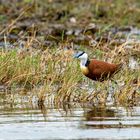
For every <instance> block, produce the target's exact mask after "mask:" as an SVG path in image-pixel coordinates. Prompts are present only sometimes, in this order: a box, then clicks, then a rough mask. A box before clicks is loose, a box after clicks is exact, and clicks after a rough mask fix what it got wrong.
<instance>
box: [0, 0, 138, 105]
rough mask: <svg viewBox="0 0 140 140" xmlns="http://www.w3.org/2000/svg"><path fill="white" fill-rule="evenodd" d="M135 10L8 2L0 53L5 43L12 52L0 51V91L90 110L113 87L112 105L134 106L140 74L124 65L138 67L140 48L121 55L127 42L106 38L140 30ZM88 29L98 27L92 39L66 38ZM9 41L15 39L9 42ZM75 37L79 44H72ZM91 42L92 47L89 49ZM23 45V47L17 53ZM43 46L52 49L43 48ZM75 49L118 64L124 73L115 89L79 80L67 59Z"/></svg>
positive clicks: (123, 5) (44, 0) (128, 4)
mask: <svg viewBox="0 0 140 140" xmlns="http://www.w3.org/2000/svg"><path fill="white" fill-rule="evenodd" d="M139 7H140V4H139V1H138V0H128V1H125V0H116V1H106V0H102V1H100V0H99V1H96V0H89V1H88V3H87V2H85V1H84V0H83V1H77V0H74V1H70V2H66V1H61V2H56V1H55V2H54V1H51V0H50V1H48V0H41V1H37V0H35V1H32V0H24V1H19V2H16V4H15V3H11V2H10V1H7V2H6V3H2V4H1V5H0V12H1V16H0V23H1V27H0V37H1V38H0V41H1V42H0V43H3V46H2V48H4V47H5V48H6V44H7V43H9V44H11V45H13V46H14V49H11V50H10V49H9V48H8V49H1V50H0V85H5V86H6V87H10V88H12V89H18V88H22V89H23V90H22V91H25V94H28V93H29V94H30V96H31V98H32V96H33V95H36V96H37V97H38V102H39V103H44V102H45V101H46V100H49V99H50V98H51V99H52V101H53V102H55V103H59V102H71V101H72V102H90V103H93V104H106V103H107V100H108V99H107V96H108V93H109V92H110V87H111V86H112V87H113V88H114V91H113V93H114V94H113V95H112V99H113V98H114V103H116V104H122V105H129V104H130V105H131V104H133V105H135V104H138V103H139V100H140V91H139V86H140V79H139V77H140V72H139V69H135V70H134V69H130V68H129V67H128V63H129V58H130V57H132V56H135V57H136V60H137V62H138V63H139V62H140V59H139V55H138V54H139V44H137V43H132V44H131V45H132V46H134V48H132V49H131V50H127V49H125V48H124V46H125V45H126V44H127V41H126V40H125V38H127V36H126V35H124V36H123V35H122V36H123V37H122V36H121V37H120V36H119V34H115V35H114V34H113V33H111V34H110V29H112V28H114V27H117V28H120V27H125V26H137V27H139V21H140V19H139V14H140V10H139ZM71 17H74V18H75V21H76V23H71V22H70V18H71ZM90 23H94V24H95V25H96V26H97V30H96V31H94V33H93V32H92V31H91V32H90V30H89V34H88V33H87V34H86V33H85V34H84V33H83V32H81V33H79V34H78V35H74V34H72V35H70V36H66V34H65V33H66V31H69V30H70V29H72V31H74V32H76V31H77V29H82V31H84V30H85V29H86V27H88V25H89V24H90ZM50 25H51V26H50ZM58 25H61V26H58ZM56 26H58V27H56ZM9 35H15V36H16V37H17V38H16V39H12V37H11V38H10V39H8V36H9ZM80 36H82V37H83V36H84V39H85V40H84V39H83V40H81V38H80ZM89 36H90V39H89V38H88V37H89ZM112 36H113V37H112ZM78 37H79V38H80V39H79V40H76V39H77V38H78ZM96 38H99V39H98V40H99V41H97V40H96ZM109 38H111V39H110V40H109ZM122 38H123V41H125V42H124V43H120V44H115V45H114V44H113V41H116V39H122ZM106 39H107V41H104V40H106ZM92 40H95V41H96V44H94V45H92V43H90V41H92ZM22 41H23V42H24V45H23V46H24V47H23V48H22V47H21V48H19V46H20V45H19V44H21V42H22ZM47 41H50V42H49V43H52V45H49V44H45V42H47ZM82 42H83V43H82ZM79 44H80V47H79V48H78V49H79V50H84V51H86V52H87V53H88V54H89V56H91V57H95V58H97V59H100V60H105V61H108V62H113V63H120V61H122V60H123V63H124V69H123V70H122V71H121V72H120V73H118V74H117V75H115V77H114V79H115V81H117V82H118V83H119V85H118V86H117V85H115V84H113V83H110V82H109V81H105V82H103V83H99V82H93V81H91V80H89V79H87V78H86V77H84V76H83V75H82V73H81V71H80V68H79V63H78V62H77V61H76V60H74V59H73V58H72V55H73V53H74V51H75V50H76V49H77V48H76V47H75V45H79ZM86 46H88V47H86ZM109 84H110V86H108V85H109Z"/></svg>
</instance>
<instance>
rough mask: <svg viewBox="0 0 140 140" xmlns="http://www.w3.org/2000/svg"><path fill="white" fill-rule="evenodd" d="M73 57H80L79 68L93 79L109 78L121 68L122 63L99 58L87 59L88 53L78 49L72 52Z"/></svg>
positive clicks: (100, 80)
mask: <svg viewBox="0 0 140 140" xmlns="http://www.w3.org/2000/svg"><path fill="white" fill-rule="evenodd" d="M74 58H78V59H80V68H81V71H82V73H83V74H84V75H85V76H86V77H88V78H90V79H91V80H94V81H99V82H102V81H105V80H107V79H109V78H111V77H112V76H113V75H114V74H116V73H117V72H118V71H120V69H121V68H122V63H120V64H112V63H108V62H105V61H101V60H96V59H91V60H90V59H89V58H88V54H87V53H86V52H84V51H79V52H78V53H75V54H74Z"/></svg>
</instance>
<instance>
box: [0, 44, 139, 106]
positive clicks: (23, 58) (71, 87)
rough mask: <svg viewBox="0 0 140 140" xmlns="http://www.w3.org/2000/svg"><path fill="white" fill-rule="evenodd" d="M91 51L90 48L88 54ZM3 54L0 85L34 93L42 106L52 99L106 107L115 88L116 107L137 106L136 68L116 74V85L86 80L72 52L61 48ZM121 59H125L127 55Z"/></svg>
mask: <svg viewBox="0 0 140 140" xmlns="http://www.w3.org/2000/svg"><path fill="white" fill-rule="evenodd" d="M25 46H26V45H25ZM89 51H90V50H89V49H87V52H89ZM91 51H92V50H91ZM0 52H1V55H0V66H1V68H0V83H1V84H2V85H5V86H7V87H12V88H15V89H16V88H17V87H20V88H23V89H27V91H28V92H29V91H30V92H33V93H34V94H36V95H37V97H38V102H39V103H44V101H45V100H49V98H52V97H53V102H56V103H61V102H71V101H72V102H73V101H74V102H87V101H88V102H90V103H93V104H106V102H107V96H108V93H109V92H110V87H111V86H112V87H114V88H115V89H114V91H113V93H112V99H113V98H114V100H115V103H117V104H120V103H121V104H126V103H127V104H128V103H129V102H132V103H135V102H134V101H135V100H136V99H138V98H139V96H140V93H139V89H138V88H139V82H140V81H139V78H138V77H139V76H140V73H139V70H137V69H136V70H135V71H134V70H131V69H130V68H128V67H127V66H126V67H125V69H123V70H122V71H121V72H120V73H118V74H116V75H115V77H114V79H115V81H117V82H118V84H119V85H115V84H113V83H110V84H109V81H105V82H103V83H100V82H93V81H91V80H89V79H87V78H86V77H84V76H83V75H82V73H81V71H80V68H79V64H78V62H77V61H76V60H74V59H73V57H72V55H73V53H74V50H73V49H63V48H61V46H60V47H58V48H56V47H54V48H52V49H46V50H45V51H41V50H38V51H37V50H34V49H32V48H30V47H28V49H26V48H24V49H23V50H21V49H13V50H11V51H5V50H1V51H0ZM113 54H114V53H112V54H111V53H110V55H112V62H116V63H117V62H118V61H119V60H117V59H116V57H115V56H114V55H113ZM94 55H97V56H98V57H99V58H100V59H103V58H104V57H106V53H104V54H103V53H99V50H98V48H97V49H95V51H94ZM99 55H100V56H99ZM110 57H111V56H110ZM120 57H121V59H124V56H120ZM120 57H119V59H120ZM86 85H87V86H86ZM108 85H110V87H109V86H108ZM35 89H38V91H36V90H35ZM133 93H135V96H134V95H133Z"/></svg>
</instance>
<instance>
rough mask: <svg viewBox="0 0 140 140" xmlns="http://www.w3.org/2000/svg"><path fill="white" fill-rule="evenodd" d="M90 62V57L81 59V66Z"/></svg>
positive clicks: (85, 65)
mask: <svg viewBox="0 0 140 140" xmlns="http://www.w3.org/2000/svg"><path fill="white" fill-rule="evenodd" d="M89 63H90V60H89V59H88V58H85V59H81V62H80V66H81V67H87V66H88V65H89Z"/></svg>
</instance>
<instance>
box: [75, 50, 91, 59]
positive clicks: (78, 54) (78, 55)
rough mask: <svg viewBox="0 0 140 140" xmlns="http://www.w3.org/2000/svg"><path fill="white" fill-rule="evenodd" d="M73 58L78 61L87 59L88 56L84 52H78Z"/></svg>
mask: <svg viewBox="0 0 140 140" xmlns="http://www.w3.org/2000/svg"><path fill="white" fill-rule="evenodd" d="M74 58H78V59H80V60H83V59H87V58H88V55H87V53H85V52H84V51H79V52H78V53H75V54H74Z"/></svg>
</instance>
